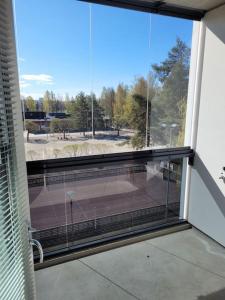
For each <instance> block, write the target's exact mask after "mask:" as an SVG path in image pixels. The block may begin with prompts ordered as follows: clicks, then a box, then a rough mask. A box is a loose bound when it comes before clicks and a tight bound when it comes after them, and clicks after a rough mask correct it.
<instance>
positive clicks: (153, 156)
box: [27, 147, 195, 262]
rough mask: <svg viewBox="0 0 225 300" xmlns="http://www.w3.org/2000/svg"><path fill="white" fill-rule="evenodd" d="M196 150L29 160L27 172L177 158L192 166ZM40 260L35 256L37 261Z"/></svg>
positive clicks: (114, 237) (99, 241)
mask: <svg viewBox="0 0 225 300" xmlns="http://www.w3.org/2000/svg"><path fill="white" fill-rule="evenodd" d="M194 155H195V154H194V151H193V150H192V149H191V148H190V147H180V148H166V149H154V150H144V151H134V152H127V153H113V154H102V155H91V156H83V157H70V158H59V159H48V160H38V161H28V162H27V173H28V176H29V175H37V174H46V173H52V172H60V171H65V170H72V169H73V170H75V169H76V168H77V169H83V168H84V169H91V168H101V167H102V168H103V167H106V166H112V165H115V164H118V163H120V164H121V165H122V164H129V163H146V161H155V160H156V161H159V160H161V161H169V162H172V161H174V160H176V159H181V158H187V159H188V162H189V164H190V165H193V162H194ZM185 222H186V221H185V220H177V221H174V222H169V223H168V224H163V225H162V224H161V225H158V226H156V227H154V228H152V227H149V228H143V229H140V230H135V229H134V230H133V231H130V232H126V233H124V234H120V235H112V236H110V237H107V238H103V239H101V238H100V239H99V238H98V239H97V240H96V241H91V242H90V243H86V244H84V245H82V246H78V247H70V248H69V249H65V250H57V251H55V252H54V251H53V252H52V253H47V255H46V257H47V258H48V259H51V258H54V257H61V256H63V255H67V254H68V253H70V252H71V251H72V252H73V251H78V250H79V251H80V250H81V249H84V250H85V249H87V248H90V247H96V246H98V245H103V244H104V243H110V242H111V243H112V242H115V241H117V240H118V239H119V240H120V239H124V240H126V239H128V238H130V237H131V236H136V235H140V234H146V233H147V232H151V231H152V230H156V229H157V228H158V229H160V227H161V226H163V228H165V227H166V226H168V227H170V226H171V225H176V224H182V223H185ZM36 260H37V257H36V256H35V262H36Z"/></svg>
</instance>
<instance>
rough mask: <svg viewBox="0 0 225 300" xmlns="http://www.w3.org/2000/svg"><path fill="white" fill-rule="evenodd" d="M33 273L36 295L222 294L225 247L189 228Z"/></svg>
mask: <svg viewBox="0 0 225 300" xmlns="http://www.w3.org/2000/svg"><path fill="white" fill-rule="evenodd" d="M35 274H36V284H37V300H53V299H54V300H120V299H121V300H128V299H129V300H132V299H140V300H142V299H143V300H144V299H145V300H147V299H148V300H161V299H166V300H186V299H187V300H204V299H205V300H220V299H221V300H222V299H223V300H224V299H225V248H223V247H221V246H220V245H218V244H217V243H215V242H214V241H213V240H211V239H210V238H208V237H207V236H205V235H204V234H202V233H200V232H199V231H197V230H196V229H189V230H186V231H182V232H178V233H174V234H170V235H166V236H162V237H158V238H154V239H151V240H148V241H144V242H140V243H137V244H133V245H129V246H125V247H122V248H118V249H114V250H111V251H107V252H104V253H100V254H97V255H93V256H89V257H86V258H82V259H79V260H75V261H71V262H68V263H64V264H61V265H57V266H54V267H51V268H47V269H43V270H40V271H37V272H36V273H35Z"/></svg>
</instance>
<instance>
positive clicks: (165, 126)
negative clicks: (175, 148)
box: [161, 123, 178, 147]
mask: <svg viewBox="0 0 225 300" xmlns="http://www.w3.org/2000/svg"><path fill="white" fill-rule="evenodd" d="M177 126H178V125H177V124H176V123H173V124H165V123H162V124H161V127H163V128H168V129H169V133H170V142H169V147H172V136H173V130H174V129H175V128H176V127H177Z"/></svg>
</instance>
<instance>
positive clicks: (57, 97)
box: [16, 0, 192, 160]
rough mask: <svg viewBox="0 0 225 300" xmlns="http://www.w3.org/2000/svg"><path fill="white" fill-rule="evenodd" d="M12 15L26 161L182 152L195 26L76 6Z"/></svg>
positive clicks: (36, 4) (34, 5)
mask: <svg viewBox="0 0 225 300" xmlns="http://www.w3.org/2000/svg"><path fill="white" fill-rule="evenodd" d="M40 11H41V12H42V20H41V24H40V14H38V12H40ZM16 14H17V21H18V22H17V32H18V45H19V55H20V57H19V59H18V60H19V64H20V79H21V80H20V86H21V100H22V108H23V116H24V141H25V148H26V159H27V160H41V159H54V158H65V157H74V156H86V155H93V154H105V153H118V152H126V151H135V150H140V149H149V148H151V149H152V148H162V147H163V148H165V147H177V146H183V144H184V132H185V118H186V104H187V88H188V76H189V58H190V46H191V35H192V21H189V20H184V19H177V18H171V17H165V16H159V15H154V14H148V13H144V12H138V11H132V10H126V9H121V8H113V7H109V6H104V5H97V4H89V3H85V2H81V1H75V0H68V1H67V2H66V5H65V3H62V2H61V1H54V0H48V1H46V0H39V1H28V2H27V1H26V0H20V1H18V3H17V5H16ZM49 16H52V17H49ZM53 16H54V17H53ZM31 45H32V47H31ZM33 45H35V46H33ZM53 45H54V46H53Z"/></svg>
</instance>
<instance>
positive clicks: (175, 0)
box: [145, 0, 225, 11]
mask: <svg viewBox="0 0 225 300" xmlns="http://www.w3.org/2000/svg"><path fill="white" fill-rule="evenodd" d="M145 1H146V2H148V1H149V2H153V1H156V0H153V1H152V0H145ZM163 2H165V3H168V4H171V5H176V6H180V7H186V8H193V9H202V10H207V11H208V10H211V9H213V8H215V7H217V6H219V5H222V4H225V0H164V1H163Z"/></svg>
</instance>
